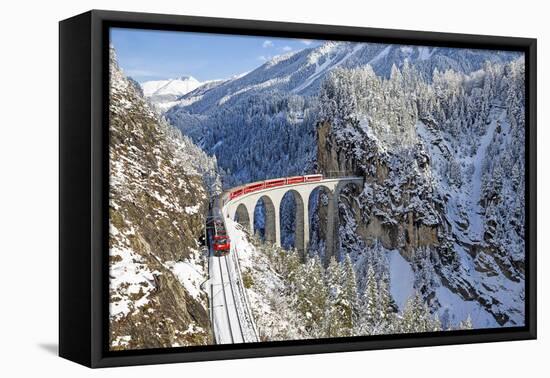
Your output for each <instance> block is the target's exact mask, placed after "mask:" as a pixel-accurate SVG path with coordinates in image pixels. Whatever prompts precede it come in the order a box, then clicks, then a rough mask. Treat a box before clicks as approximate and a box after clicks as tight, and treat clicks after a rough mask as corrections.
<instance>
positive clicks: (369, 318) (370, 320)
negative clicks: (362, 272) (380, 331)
mask: <svg viewBox="0 0 550 378" xmlns="http://www.w3.org/2000/svg"><path fill="white" fill-rule="evenodd" d="M361 302H362V303H361V305H362V316H361V318H362V320H361V324H362V330H361V333H363V334H366V335H370V334H373V333H374V331H375V326H376V325H377V324H378V321H379V318H378V311H377V307H378V302H379V300H378V284H377V282H376V277H375V275H374V269H373V268H372V265H370V266H369V268H368V270H367V285H366V287H365V291H364V292H363V296H362V299H361Z"/></svg>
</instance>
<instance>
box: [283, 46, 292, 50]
mask: <svg viewBox="0 0 550 378" xmlns="http://www.w3.org/2000/svg"><path fill="white" fill-rule="evenodd" d="M281 50H283V51H292V47H290V46H284V47H282V48H281Z"/></svg>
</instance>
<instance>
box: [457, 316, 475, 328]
mask: <svg viewBox="0 0 550 378" xmlns="http://www.w3.org/2000/svg"><path fill="white" fill-rule="evenodd" d="M473 328H474V325H473V324H472V318H471V317H470V314H468V317H467V318H466V319H465V320H463V321H461V322H460V324H459V325H458V329H473Z"/></svg>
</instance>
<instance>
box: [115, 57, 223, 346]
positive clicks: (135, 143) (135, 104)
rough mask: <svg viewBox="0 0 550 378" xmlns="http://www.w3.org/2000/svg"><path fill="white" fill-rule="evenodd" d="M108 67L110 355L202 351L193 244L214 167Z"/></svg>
mask: <svg viewBox="0 0 550 378" xmlns="http://www.w3.org/2000/svg"><path fill="white" fill-rule="evenodd" d="M110 58H111V61H110V104H109V111H110V116H109V121H110V123H109V133H110V138H109V161H110V164H109V169H110V187H109V215H110V224H109V236H110V239H109V240H110V241H109V279H110V281H109V296H110V304H109V319H110V325H109V346H110V348H111V349H115V350H118V349H143V348H167V347H174V346H185V345H198V344H209V343H211V342H212V337H211V332H210V322H209V319H208V302H207V297H206V292H205V291H204V290H202V289H201V286H200V284H201V283H202V282H204V280H205V279H206V278H207V277H208V273H207V267H206V259H205V257H204V253H203V252H202V251H201V247H200V245H199V242H198V239H199V237H200V236H201V235H203V234H204V222H205V213H206V210H207V209H208V200H209V194H210V193H209V192H215V191H216V187H217V186H219V185H217V183H216V181H217V177H216V166H217V164H216V161H215V159H213V158H211V157H209V156H207V155H206V154H205V153H204V152H203V151H202V150H201V149H199V148H198V147H197V146H195V145H194V144H193V143H192V142H191V141H190V140H189V138H187V137H185V136H182V135H181V133H180V132H179V131H178V130H176V129H175V128H174V127H172V126H171V125H169V124H168V123H167V122H166V121H164V120H163V119H161V118H160V117H159V116H158V114H157V113H156V112H155V111H154V110H153V109H152V108H151V106H150V104H149V103H148V102H147V101H146V99H145V98H144V97H143V96H142V94H141V89H140V88H139V87H138V86H137V83H136V82H134V81H132V80H130V79H128V78H127V77H125V76H124V74H123V72H122V71H121V70H120V68H119V67H118V64H117V61H116V56H115V53H114V50H111V55H110ZM159 167H160V169H159ZM136 325H139V326H136Z"/></svg>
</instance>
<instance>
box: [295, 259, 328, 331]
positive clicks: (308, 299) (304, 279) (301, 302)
mask: <svg viewBox="0 0 550 378" xmlns="http://www.w3.org/2000/svg"><path fill="white" fill-rule="evenodd" d="M299 273H300V275H299V277H298V278H297V307H298V310H299V312H300V313H301V315H303V317H304V318H305V328H306V330H307V331H308V332H309V334H310V335H311V337H315V338H317V337H324V319H325V309H326V307H327V297H328V293H327V290H326V286H325V282H324V272H323V266H322V264H321V262H320V260H319V258H317V257H315V258H309V259H308V260H307V261H306V263H305V264H302V265H301V269H300V272H299Z"/></svg>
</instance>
